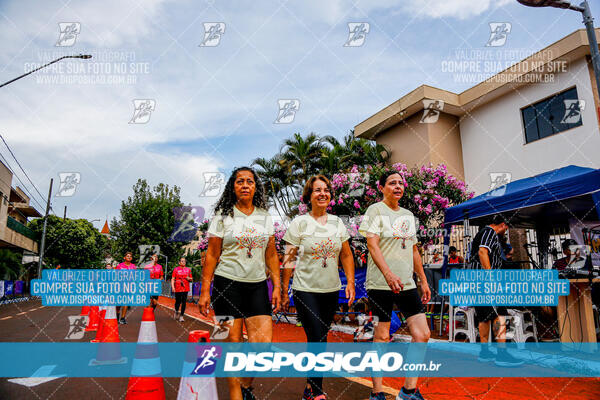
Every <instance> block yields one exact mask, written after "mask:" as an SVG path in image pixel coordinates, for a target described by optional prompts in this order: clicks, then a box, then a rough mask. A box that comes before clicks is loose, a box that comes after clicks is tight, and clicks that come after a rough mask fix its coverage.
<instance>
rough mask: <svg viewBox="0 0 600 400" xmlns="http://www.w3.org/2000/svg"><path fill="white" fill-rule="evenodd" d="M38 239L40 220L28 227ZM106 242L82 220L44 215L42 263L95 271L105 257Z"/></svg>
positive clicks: (40, 227) (89, 224)
mask: <svg viewBox="0 0 600 400" xmlns="http://www.w3.org/2000/svg"><path fill="white" fill-rule="evenodd" d="M28 226H29V227H30V228H31V229H32V230H33V231H34V232H36V233H37V234H38V235H40V236H41V234H42V228H43V226H44V220H43V218H38V219H36V220H33V221H31V222H29V225H28ZM106 241H107V239H106V238H105V237H104V236H103V235H101V234H100V232H98V230H97V229H96V228H94V225H92V223H91V222H89V221H87V220H85V219H70V218H67V219H65V220H63V219H62V218H59V217H57V216H55V215H49V216H48V224H47V228H46V246H45V248H44V263H45V264H46V265H50V266H56V265H60V266H61V268H98V267H102V263H103V260H104V257H105V256H106V255H107V254H106V246H107V244H106Z"/></svg>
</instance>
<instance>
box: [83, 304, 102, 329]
mask: <svg viewBox="0 0 600 400" xmlns="http://www.w3.org/2000/svg"><path fill="white" fill-rule="evenodd" d="M99 322H100V314H99V312H98V306H92V307H91V308H90V321H89V322H88V326H87V327H86V328H85V331H86V332H91V331H95V330H98V323H99Z"/></svg>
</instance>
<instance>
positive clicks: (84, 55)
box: [0, 54, 92, 88]
mask: <svg viewBox="0 0 600 400" xmlns="http://www.w3.org/2000/svg"><path fill="white" fill-rule="evenodd" d="M65 58H81V59H82V60H87V59H88V58H92V56H91V55H89V54H79V55H76V56H62V57H60V58H57V59H56V60H54V61H50V62H49V63H48V64H44V65H42V66H41V67H38V68H36V69H33V70H31V71H29V72H26V73H24V74H23V75H21V76H17V77H16V78H15V79H11V80H10V81H8V82H4V83H3V84H1V85H0V88H1V87H3V86H6V85H8V84H9V83H13V82H14V81H16V80H19V79H21V78H24V77H26V76H27V75H30V74H33V73H34V72H36V71H39V70H40V69H42V68H46V67H47V66H48V65H51V64H54V63H55V62H59V61H60V60H64V59H65Z"/></svg>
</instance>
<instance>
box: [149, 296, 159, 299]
mask: <svg viewBox="0 0 600 400" xmlns="http://www.w3.org/2000/svg"><path fill="white" fill-rule="evenodd" d="M150 298H151V299H154V300H158V296H150Z"/></svg>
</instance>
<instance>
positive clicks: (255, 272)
mask: <svg viewBox="0 0 600 400" xmlns="http://www.w3.org/2000/svg"><path fill="white" fill-rule="evenodd" d="M267 208H268V206H267V203H266V201H265V197H264V188H263V186H262V183H261V182H260V180H259V179H258V176H257V175H256V172H254V170H253V169H252V168H249V167H241V168H237V169H236V170H234V171H233V173H232V174H231V176H230V177H229V180H228V181H227V184H226V185H225V189H224V191H223V194H222V195H221V198H220V199H219V201H218V202H217V205H216V206H215V216H214V217H213V218H212V219H211V221H210V227H209V228H208V234H209V236H208V250H207V252H206V264H205V265H204V267H203V268H202V286H201V293H200V300H199V301H198V308H199V309H200V312H201V313H202V314H204V315H206V316H208V312H209V307H210V304H211V293H210V284H211V282H212V280H213V277H214V284H213V290H212V306H213V308H214V310H215V315H216V316H219V317H231V320H230V321H231V322H227V328H229V336H228V337H227V341H229V342H242V341H243V339H244V338H243V336H242V327H243V325H244V324H246V329H247V332H248V341H249V342H271V341H272V339H273V320H272V319H271V305H272V306H273V308H274V309H275V311H276V312H277V311H278V310H279V307H280V303H281V281H280V278H279V260H278V258H277V249H276V247H275V236H274V227H273V221H272V219H271V216H270V215H269V213H268V211H267ZM217 262H218V264H217ZM267 267H268V268H269V270H270V277H271V280H272V282H273V294H272V301H271V302H269V290H268V287H267V275H266V272H265V270H266V268H267ZM252 380H253V378H248V377H246V378H237V377H232V378H227V383H228V386H229V397H228V398H229V399H233V400H254V399H255V397H254V394H253V393H252V387H251V386H250V384H251V383H252Z"/></svg>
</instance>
